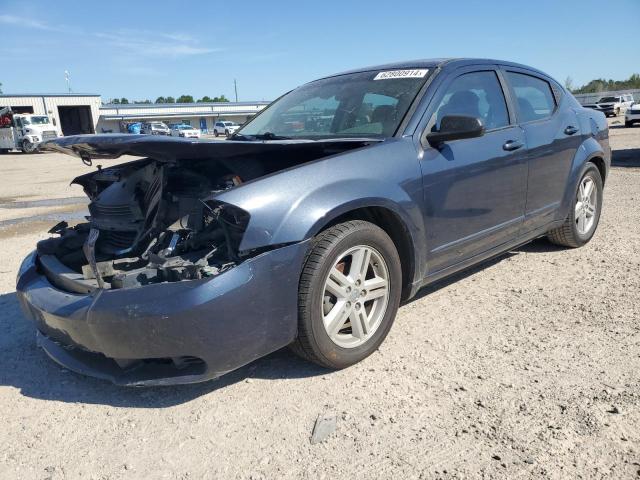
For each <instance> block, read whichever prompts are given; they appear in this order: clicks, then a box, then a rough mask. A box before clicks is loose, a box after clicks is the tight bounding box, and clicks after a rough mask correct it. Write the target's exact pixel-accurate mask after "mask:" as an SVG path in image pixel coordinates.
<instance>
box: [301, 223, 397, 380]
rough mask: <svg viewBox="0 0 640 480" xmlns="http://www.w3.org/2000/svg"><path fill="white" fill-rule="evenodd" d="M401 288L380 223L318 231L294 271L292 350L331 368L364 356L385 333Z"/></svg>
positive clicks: (393, 254)
mask: <svg viewBox="0 0 640 480" xmlns="http://www.w3.org/2000/svg"><path fill="white" fill-rule="evenodd" d="M358 265H362V267H358ZM360 272H364V274H362V273H360ZM334 291H337V293H336V294H335V295H334V293H333V292H334ZM401 291H402V271H401V268H400V258H399V256H398V252H397V250H396V248H395V245H394V243H393V241H392V240H391V238H389V236H388V235H387V234H386V232H385V231H384V230H382V229H381V228H380V227H378V226H377V225H374V224H372V223H369V222H365V221H362V220H353V221H348V222H344V223H339V224H337V225H335V226H333V227H331V228H329V229H327V230H325V231H324V232H321V233H320V234H319V235H318V236H316V237H315V238H314V239H313V242H312V244H311V248H310V251H309V253H308V254H307V257H306V260H305V264H304V268H303V271H302V275H301V277H300V286H299V289H298V338H297V340H296V341H295V342H294V343H293V344H292V345H291V348H292V350H293V351H294V352H295V353H296V354H298V355H300V356H301V357H303V358H305V359H307V360H309V361H311V362H314V363H316V364H318V365H320V366H323V367H325V368H331V369H341V368H346V367H349V366H351V365H353V364H355V363H357V362H359V361H361V360H363V359H365V358H366V357H368V356H369V355H371V354H372V353H373V352H374V351H375V350H376V349H377V348H378V347H379V346H380V344H381V343H382V342H383V340H384V339H385V338H386V336H387V334H388V333H389V330H390V329H391V326H392V325H393V321H394V319H395V316H396V313H397V311H398V306H399V304H400V295H401Z"/></svg>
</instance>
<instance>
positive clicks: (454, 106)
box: [430, 71, 509, 131]
mask: <svg viewBox="0 0 640 480" xmlns="http://www.w3.org/2000/svg"><path fill="white" fill-rule="evenodd" d="M445 115H469V116H471V117H476V118H479V119H480V120H482V123H483V124H484V126H485V128H486V129H487V130H491V129H494V128H500V127H505V126H507V125H509V114H508V113H507V104H506V101H505V99H504V94H503V93H502V87H500V82H499V81H498V77H497V75H496V73H495V72H493V71H486V72H473V73H466V74H464V75H461V76H459V77H458V78H456V79H455V80H454V81H453V82H452V83H451V85H449V87H448V88H447V91H446V93H445V94H444V97H442V100H441V101H440V104H439V105H438V108H437V109H436V111H435V113H434V114H433V117H432V118H431V121H430V124H431V125H432V130H436V131H437V130H439V129H440V121H441V120H442V117H444V116H445Z"/></svg>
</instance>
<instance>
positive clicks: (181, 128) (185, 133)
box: [171, 125, 200, 138]
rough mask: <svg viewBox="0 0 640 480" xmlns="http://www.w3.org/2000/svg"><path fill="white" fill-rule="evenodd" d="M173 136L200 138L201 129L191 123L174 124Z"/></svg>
mask: <svg viewBox="0 0 640 480" xmlns="http://www.w3.org/2000/svg"><path fill="white" fill-rule="evenodd" d="M171 136H172V137H184V138H200V130H198V129H197V128H193V127H192V126H191V125H174V126H173V127H172V128H171Z"/></svg>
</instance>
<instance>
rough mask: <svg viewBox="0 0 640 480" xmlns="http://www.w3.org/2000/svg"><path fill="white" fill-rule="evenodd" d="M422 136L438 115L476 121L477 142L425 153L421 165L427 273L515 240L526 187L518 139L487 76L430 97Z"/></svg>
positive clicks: (470, 77) (449, 85) (497, 86)
mask: <svg viewBox="0 0 640 480" xmlns="http://www.w3.org/2000/svg"><path fill="white" fill-rule="evenodd" d="M434 100H435V103H434V106H435V108H434V109H433V111H432V114H431V117H430V120H429V123H428V124H427V131H434V130H437V129H438V128H439V123H440V120H441V119H442V117H444V116H445V115H469V116H473V117H476V118H479V119H480V120H481V121H482V122H483V124H484V126H485V129H486V132H485V134H484V135H483V136H481V137H478V138H470V139H462V140H455V141H451V142H447V143H445V144H444V145H442V146H440V147H439V148H433V147H427V148H426V149H425V152H424V156H423V158H422V161H421V167H422V172H423V179H424V181H423V185H424V192H425V193H424V195H425V197H424V198H425V217H426V218H425V222H426V226H427V245H428V249H429V253H428V258H427V262H428V263H427V272H428V274H429V275H430V274H435V273H437V272H438V271H440V270H442V269H445V268H447V267H449V266H453V265H455V264H457V263H460V262H462V261H464V260H467V259H469V258H471V257H473V256H474V255H478V254H481V253H483V252H485V251H487V250H489V249H491V248H492V247H495V246H498V245H500V244H503V243H505V242H507V241H509V240H512V239H513V238H515V237H516V236H517V235H518V233H519V230H520V227H521V225H522V221H523V216H524V208H525V198H526V182H527V164H526V157H525V151H526V148H525V138H524V134H523V132H522V129H521V128H520V127H518V126H517V125H516V124H515V121H513V115H512V114H511V115H510V112H509V109H508V107H507V102H506V100H505V95H504V91H503V82H501V81H500V78H499V76H498V74H497V72H496V71H495V70H493V69H489V70H487V69H483V70H482V71H466V72H464V73H462V74H460V75H458V76H457V77H455V78H454V79H452V80H449V82H445V83H444V84H443V85H442V86H441V87H440V88H439V90H438V93H436V97H435V99H434Z"/></svg>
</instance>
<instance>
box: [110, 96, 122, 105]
mask: <svg viewBox="0 0 640 480" xmlns="http://www.w3.org/2000/svg"><path fill="white" fill-rule="evenodd" d="M109 103H113V104H114V105H119V104H120V99H119V98H112V99H111V102H109Z"/></svg>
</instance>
